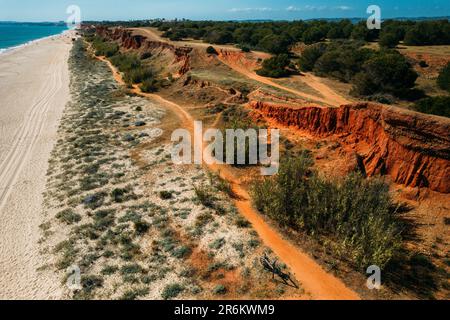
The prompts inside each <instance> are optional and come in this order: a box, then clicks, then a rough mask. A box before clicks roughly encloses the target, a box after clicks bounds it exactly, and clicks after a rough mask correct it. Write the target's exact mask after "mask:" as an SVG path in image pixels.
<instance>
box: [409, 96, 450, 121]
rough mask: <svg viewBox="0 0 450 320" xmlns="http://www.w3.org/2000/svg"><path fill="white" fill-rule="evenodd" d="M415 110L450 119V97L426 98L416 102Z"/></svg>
mask: <svg viewBox="0 0 450 320" xmlns="http://www.w3.org/2000/svg"><path fill="white" fill-rule="evenodd" d="M413 109H414V110H416V111H418V112H422V113H428V114H434V115H438V116H443V117H447V118H450V97H449V96H442V97H430V98H425V99H422V100H419V101H418V102H416V104H415V105H414V107H413Z"/></svg>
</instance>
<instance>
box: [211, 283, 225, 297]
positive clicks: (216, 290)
mask: <svg viewBox="0 0 450 320" xmlns="http://www.w3.org/2000/svg"><path fill="white" fill-rule="evenodd" d="M227 291H228V290H227V288H226V287H225V286H224V285H222V284H219V285H218V286H216V287H215V288H214V290H213V293H214V294H215V295H224V294H226V293H227Z"/></svg>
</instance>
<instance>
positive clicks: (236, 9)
mask: <svg viewBox="0 0 450 320" xmlns="http://www.w3.org/2000/svg"><path fill="white" fill-rule="evenodd" d="M228 11H230V12H252V11H257V12H267V11H273V9H272V8H268V7H263V8H232V9H230V10H228Z"/></svg>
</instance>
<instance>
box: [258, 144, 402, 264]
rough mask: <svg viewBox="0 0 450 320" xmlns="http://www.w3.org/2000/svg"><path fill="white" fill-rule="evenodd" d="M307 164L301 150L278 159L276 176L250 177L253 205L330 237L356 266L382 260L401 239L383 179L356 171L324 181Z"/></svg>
mask: <svg viewBox="0 0 450 320" xmlns="http://www.w3.org/2000/svg"><path fill="white" fill-rule="evenodd" d="M312 164H313V161H312V160H311V158H310V156H309V155H308V154H307V153H303V154H301V155H300V156H299V157H297V158H295V159H294V158H289V159H288V160H286V161H285V162H283V163H282V164H281V167H280V171H279V173H278V175H277V176H275V177H272V178H268V179H265V180H262V181H258V182H255V183H254V184H253V187H252V198H253V201H254V205H255V207H256V208H257V209H258V210H260V211H261V212H263V213H265V214H267V215H268V216H269V217H271V218H273V219H275V220H276V221H278V222H279V223H280V224H281V225H282V226H289V227H292V228H293V229H295V230H303V231H305V232H307V233H308V234H310V235H316V236H324V237H329V238H330V239H332V240H333V242H334V243H335V244H336V245H337V248H338V249H340V250H341V252H345V254H346V256H347V258H349V259H350V260H351V261H353V263H354V264H355V265H356V266H358V267H360V268H364V267H367V266H369V265H373V264H374V265H378V266H380V267H383V266H385V265H386V264H387V263H388V262H389V261H390V260H391V258H392V257H393V256H394V255H395V254H396V253H397V251H398V249H399V248H400V246H401V244H402V237H401V233H400V227H401V224H400V222H399V219H398V217H397V215H396V212H395V211H394V210H393V209H392V208H393V207H394V205H393V202H392V199H391V197H390V195H389V187H388V185H387V184H386V183H384V182H383V181H381V180H380V179H370V180H366V179H364V178H363V177H362V176H361V175H359V174H350V175H349V176H347V177H346V178H345V179H343V180H342V181H336V182H335V181H328V180H325V179H324V178H321V177H319V176H318V175H317V174H316V173H315V172H314V171H312V169H311V166H312Z"/></svg>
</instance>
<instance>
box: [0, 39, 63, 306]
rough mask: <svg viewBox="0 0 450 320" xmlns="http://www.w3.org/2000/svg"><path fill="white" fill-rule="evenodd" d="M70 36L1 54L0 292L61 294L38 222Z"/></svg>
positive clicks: (60, 106) (28, 295) (37, 295)
mask: <svg viewBox="0 0 450 320" xmlns="http://www.w3.org/2000/svg"><path fill="white" fill-rule="evenodd" d="M70 48H71V40H70V36H69V35H66V36H60V37H57V38H52V39H45V40H42V41H39V42H36V43H33V44H31V45H28V46H25V47H23V48H20V49H17V50H15V51H13V52H8V53H6V54H4V55H0V101H1V103H0V133H1V135H0V217H1V222H2V223H1V224H0V259H1V260H0V299H52V298H58V297H59V296H60V294H61V292H60V291H59V286H60V285H59V282H58V280H57V278H56V277H53V276H52V275H51V274H47V273H44V272H38V271H37V269H38V268H40V267H42V266H43V265H44V264H45V263H46V262H47V261H43V260H42V257H41V254H40V250H41V247H40V245H39V239H40V237H41V232H40V229H39V225H40V224H42V222H43V220H44V217H43V197H42V193H43V191H44V190H45V183H46V173H47V168H48V159H49V156H50V152H51V150H52V148H53V145H54V142H55V141H56V139H57V137H56V132H57V128H58V123H59V119H60V117H61V114H62V111H63V109H64V106H65V105H66V103H67V101H68V99H69V72H68V66H67V60H68V57H69V51H70Z"/></svg>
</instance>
